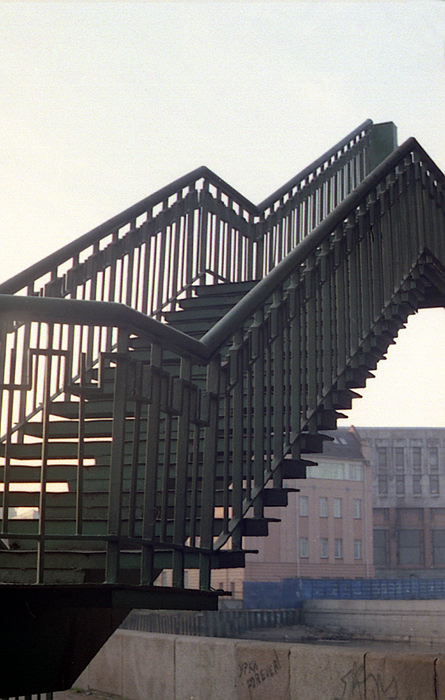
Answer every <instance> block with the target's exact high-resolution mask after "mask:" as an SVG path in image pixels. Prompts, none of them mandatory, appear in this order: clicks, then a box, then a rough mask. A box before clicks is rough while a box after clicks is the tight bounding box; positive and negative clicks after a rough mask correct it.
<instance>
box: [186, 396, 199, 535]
mask: <svg viewBox="0 0 445 700" xmlns="http://www.w3.org/2000/svg"><path fill="white" fill-rule="evenodd" d="M193 393H194V399H195V400H194V404H195V406H194V413H196V415H195V416H194V417H193V421H194V424H193V426H190V427H191V429H192V433H193V439H192V464H191V471H190V479H191V483H190V491H191V493H190V509H189V511H188V512H186V522H187V523H188V530H187V531H186V535H188V538H189V540H188V542H189V546H190V547H196V537H197V529H198V528H197V526H198V517H199V514H198V479H199V458H200V439H201V430H200V425H199V423H198V418H199V416H198V411H199V406H198V405H197V404H196V401H198V400H199V399H198V392H197V390H196V389H195V390H194V392H193Z"/></svg>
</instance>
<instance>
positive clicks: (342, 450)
mask: <svg viewBox="0 0 445 700" xmlns="http://www.w3.org/2000/svg"><path fill="white" fill-rule="evenodd" d="M327 434H328V435H330V436H331V437H332V438H333V440H332V442H326V443H325V449H324V452H323V454H321V455H313V456H312V455H311V456H310V458H311V459H313V460H314V461H316V462H317V463H318V464H317V466H313V467H309V468H308V473H307V479H306V480H304V481H298V482H289V486H297V487H298V488H299V489H300V493H298V494H292V495H291V496H290V498H289V505H288V506H287V508H282V509H281V513H280V516H279V517H281V523H273V524H271V525H270V530H269V532H270V534H269V537H267V538H265V539H263V540H261V542H260V543H259V546H258V540H256V541H255V548H258V549H259V553H258V554H257V555H248V557H247V565H246V570H245V579H246V580H247V581H255V580H256V581H277V580H281V579H283V578H292V577H300V576H307V577H320V576H326V577H347V578H349V577H369V576H373V575H374V567H373V553H372V488H371V484H372V475H371V468H370V466H369V464H368V463H367V461H366V459H365V458H364V456H363V454H362V451H361V443H360V438H359V436H358V434H357V432H356V431H355V429H354V428H350V429H346V428H345V429H339V430H337V431H332V432H330V433H327ZM252 545H253V543H252ZM246 547H247V548H249V542H248V540H247V542H246Z"/></svg>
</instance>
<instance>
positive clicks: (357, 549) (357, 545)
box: [354, 540, 362, 559]
mask: <svg viewBox="0 0 445 700" xmlns="http://www.w3.org/2000/svg"><path fill="white" fill-rule="evenodd" d="M361 558H362V541H361V540H354V559H361Z"/></svg>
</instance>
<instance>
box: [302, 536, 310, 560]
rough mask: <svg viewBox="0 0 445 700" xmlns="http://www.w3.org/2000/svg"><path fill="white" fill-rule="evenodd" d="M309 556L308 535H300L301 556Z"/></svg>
mask: <svg viewBox="0 0 445 700" xmlns="http://www.w3.org/2000/svg"><path fill="white" fill-rule="evenodd" d="M308 556H309V541H308V538H307V537H300V557H301V558H302V559H303V558H306V557H308Z"/></svg>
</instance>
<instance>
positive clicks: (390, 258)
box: [0, 120, 445, 696]
mask: <svg viewBox="0 0 445 700" xmlns="http://www.w3.org/2000/svg"><path fill="white" fill-rule="evenodd" d="M382 161H383V162H382ZM444 209H445V202H444V176H443V174H442V173H441V171H440V170H439V169H438V168H437V166H436V165H435V164H434V163H433V162H432V161H431V159H430V158H429V156H428V155H427V154H426V153H425V152H424V151H423V149H422V148H421V147H420V146H419V144H418V143H417V142H416V141H415V140H414V139H409V140H408V141H407V142H405V144H403V145H402V146H400V147H399V148H395V129H394V126H393V125H392V124H391V123H389V124H382V125H374V124H372V122H371V121H369V120H368V121H367V122H365V123H364V124H362V125H360V127H358V129H357V130H355V131H354V132H352V133H351V134H348V136H347V137H346V138H345V139H343V140H342V141H341V142H340V143H339V144H336V146H334V148H333V149H331V150H330V151H329V152H328V153H326V154H324V155H323V156H322V157H321V158H320V159H318V160H317V161H315V162H314V163H313V164H311V165H310V166H309V167H308V168H306V169H305V170H304V171H303V172H302V173H300V174H299V175H298V176H296V177H295V178H293V180H291V181H290V182H289V183H287V184H286V185H285V186H284V187H283V188H281V189H280V190H279V191H278V192H277V193H274V195H272V196H271V197H269V198H268V199H267V200H265V202H263V203H262V204H261V205H259V206H257V207H256V206H254V205H253V204H252V203H250V202H249V201H248V200H247V199H246V198H244V197H242V195H240V194H239V193H237V192H236V191H235V190H234V189H233V188H231V187H230V186H229V185H227V183H224V182H223V181H222V180H221V179H220V178H218V177H217V176H216V175H214V174H213V173H212V172H211V171H209V170H208V169H206V168H198V169H197V170H196V171H193V172H192V173H190V174H189V175H187V176H184V177H183V178H180V180H178V181H176V182H175V183H172V184H171V185H169V186H167V187H166V188H164V189H163V190H161V191H160V192H158V193H155V194H154V195H151V196H150V197H148V198H147V199H146V200H144V201H143V202H140V203H139V204H137V205H134V206H133V207H131V208H130V209H129V210H127V211H125V212H123V213H122V214H120V215H118V216H117V217H114V218H113V219H111V220H110V221H108V222H106V223H105V224H103V225H102V226H99V227H98V228H97V229H94V230H93V231H91V232H89V233H88V234H85V235H84V236H83V237H81V238H80V239H78V240H77V241H75V242H74V243H73V244H71V245H69V246H65V247H64V248H62V249H61V250H59V251H57V252H56V253H54V254H53V255H52V256H49V257H48V258H46V259H44V260H42V261H41V262H40V263H37V264H36V265H34V266H32V267H31V268H29V269H28V270H26V271H24V272H23V273H20V274H19V275H17V276H16V277H14V278H12V279H11V280H9V281H8V282H6V283H4V284H2V285H0V367H1V371H2V389H3V391H2V403H1V414H0V425H1V434H2V436H3V437H2V441H1V445H0V458H1V467H0V469H1V474H2V480H3V494H2V498H3V504H2V505H3V510H2V512H3V520H2V524H1V528H2V530H1V532H0V538H1V542H2V545H1V548H0V581H1V582H3V583H2V584H0V590H1V591H2V595H3V600H4V603H5V605H6V607H7V608H8V610H9V611H10V613H9V618H8V622H7V624H9V625H10V627H11V629H12V628H13V627H14V624H15V622H14V621H15V620H16V619H17V615H19V616H21V618H20V619H22V625H24V626H25V627H23V629H25V628H26V632H24V634H26V635H28V638H29V639H30V642H29V650H28V653H29V654H31V653H32V647H33V646H34V647H35V646H36V645H38V646H39V645H40V646H39V648H41V649H42V654H44V653H45V652H44V649H45V644H44V643H43V642H42V641H38V640H40V639H41V634H42V627H45V626H46V628H47V630H48V632H47V634H46V639H47V640H50V641H51V643H52V644H53V637H51V634H52V635H54V636H55V637H56V638H59V640H60V644H59V647H60V648H63V649H64V655H62V656H63V659H62V658H59V657H57V658H53V660H52V664H51V665H50V667H48V664H44V666H45V669H46V671H45V672H42V670H40V671H39V666H38V664H36V667H35V671H34V674H31V675H30V676H29V678H28V680H27V681H26V682H25V681H24V679H20V682H19V681H18V680H17V678H20V674H19V668H18V666H17V661H16V660H15V655H14V651H13V647H12V650H11V653H10V657H9V659H8V663H7V664H6V667H8V666H9V667H10V669H11V672H10V674H9V675H8V674H7V677H5V679H4V680H3V681H1V682H0V694H2V695H4V696H5V695H12V694H18V693H29V692H44V691H45V692H46V691H48V690H55V689H60V688H63V687H67V686H69V684H70V683H72V682H73V681H74V680H75V678H76V674H78V672H79V670H80V666H81V665H82V663H86V662H87V660H88V657H89V656H91V655H92V654H93V653H95V651H96V650H97V649H98V648H99V646H100V644H101V643H103V641H104V640H105V639H106V637H107V635H108V634H110V633H111V632H112V630H113V629H114V627H115V626H116V625H117V624H119V622H120V620H121V619H122V618H123V616H124V615H125V614H126V612H127V611H128V610H129V609H130V608H133V607H138V606H140V607H145V608H149V607H156V608H159V607H164V608H165V607H172V608H175V607H176V608H187V607H188V608H191V609H199V608H201V609H203V608H212V607H213V608H214V607H215V606H216V605H217V594H216V593H215V592H213V591H212V589H211V572H212V569H214V568H221V567H222V568H227V567H233V566H243V564H244V556H245V550H244V548H243V538H244V537H245V536H247V535H249V536H266V535H267V528H268V521H269V519H268V518H267V517H265V512H264V509H265V508H266V507H269V506H278V505H280V506H281V505H283V504H285V503H286V502H287V494H288V492H289V489H288V488H283V480H284V479H286V480H288V479H299V478H304V476H305V467H306V464H307V463H308V456H309V459H310V454H311V453H317V452H320V451H322V446H323V441H324V440H325V439H327V438H326V436H325V435H324V434H323V430H331V429H333V428H335V426H336V421H337V419H338V417H340V416H341V411H342V410H343V409H347V408H350V406H351V401H352V398H353V397H354V396H355V395H356V394H355V392H354V389H356V388H360V387H364V386H365V383H366V380H367V379H368V378H369V377H370V376H372V371H373V370H374V369H375V368H376V366H377V362H378V361H379V360H380V359H381V358H382V357H383V355H384V354H385V352H386V350H387V348H388V346H389V345H390V344H391V343H393V342H394V338H395V337H396V335H397V333H398V331H399V329H400V328H401V327H403V325H404V323H405V322H406V319H407V317H408V316H409V314H411V313H414V312H415V311H416V310H417V309H418V308H420V307H421V306H428V305H433V306H434V305H443V304H444V297H445V275H444V266H445V236H444V233H445V231H444ZM30 485H31V486H30ZM30 489H33V490H30ZM17 508H19V509H30V508H34V509H35V512H36V514H37V517H36V519H27V518H24V517H22V512H23V511H22V510H19V511H17V510H13V509H17ZM268 512H269V511H268ZM166 568H168V569H171V570H172V577H173V587H172V588H170V589H165V588H161V587H159V586H155V585H154V584H155V581H156V578H157V577H158V575H159V573H160V572H161V571H162V570H163V569H166ZM186 569H198V570H199V577H200V590H199V591H194V590H186V589H184V571H185V570H186ZM54 609H56V610H57V611H58V615H55V614H54ZM109 609H112V610H114V613H113V615H112V616H111V617H110V616H108V617H107V616H105V617H104V615H103V611H104V610H109ZM27 610H32V614H31V615H28V613H27ZM36 611H38V612H36ZM62 611H65V612H62ZM76 611H77V612H76ZM101 611H102V612H101ZM105 618H107V620H106V623H104V619H105ZM111 618H112V619H111ZM36 619H38V620H39V623H38V624H37V623H36V622H35V620H36ZM61 619H63V620H64V625H60V620H61ZM26 620H28V626H27V627H26ZM80 620H82V625H83V627H82V630H80V627H79V625H80V622H79V621H80ZM100 620H102V622H101V623H100V622H99V621H100ZM85 626H86V627H85ZM87 628H88V629H89V630H90V632H89V638H90V640H91V644H90V645H86V644H85V637H88V634H87V633H86V631H85V630H86V629H87ZM61 630H62V631H61ZM63 630H64V631H63ZM50 632H51V633H50ZM14 634H16V633H15V632H14ZM39 635H40V636H39ZM36 640H37V641H36ZM48 644H49V641H47V645H48ZM79 644H80V645H81V646H82V653H80V652H79ZM76 654H77V656H76ZM56 656H57V655H56ZM74 658H75V659H76V663H74V661H73V659H74ZM79 664H80V666H79ZM1 683H3V685H1ZM18 686H20V687H18Z"/></svg>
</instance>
